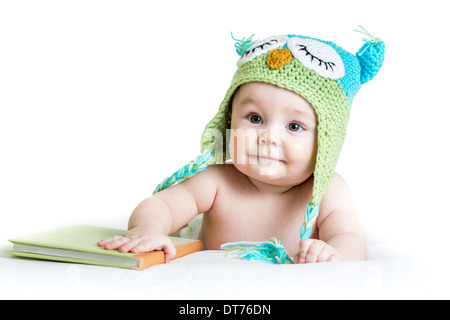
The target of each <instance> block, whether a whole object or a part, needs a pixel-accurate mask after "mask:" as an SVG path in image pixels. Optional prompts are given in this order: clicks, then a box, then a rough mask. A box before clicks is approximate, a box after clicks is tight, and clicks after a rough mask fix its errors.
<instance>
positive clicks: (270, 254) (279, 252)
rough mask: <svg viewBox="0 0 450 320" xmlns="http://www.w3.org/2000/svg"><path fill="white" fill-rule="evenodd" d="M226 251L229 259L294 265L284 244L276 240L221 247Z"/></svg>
mask: <svg viewBox="0 0 450 320" xmlns="http://www.w3.org/2000/svg"><path fill="white" fill-rule="evenodd" d="M220 248H221V249H222V250H226V251H228V252H227V255H226V256H227V257H230V258H239V259H241V260H250V261H261V262H267V263H273V264H293V263H294V262H293V261H292V259H291V258H290V257H289V255H288V253H287V251H286V249H285V247H284V244H283V242H281V241H279V240H277V239H276V238H270V239H269V240H268V241H261V242H245V241H244V242H233V243H225V244H222V245H221V246H220Z"/></svg>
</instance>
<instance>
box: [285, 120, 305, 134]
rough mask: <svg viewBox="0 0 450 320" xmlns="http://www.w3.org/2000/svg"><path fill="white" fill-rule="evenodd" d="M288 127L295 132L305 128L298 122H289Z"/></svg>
mask: <svg viewBox="0 0 450 320" xmlns="http://www.w3.org/2000/svg"><path fill="white" fill-rule="evenodd" d="M288 129H289V130H290V131H294V132H297V131H301V130H303V128H302V126H301V125H300V124H299V123H297V122H292V123H289V125H288Z"/></svg>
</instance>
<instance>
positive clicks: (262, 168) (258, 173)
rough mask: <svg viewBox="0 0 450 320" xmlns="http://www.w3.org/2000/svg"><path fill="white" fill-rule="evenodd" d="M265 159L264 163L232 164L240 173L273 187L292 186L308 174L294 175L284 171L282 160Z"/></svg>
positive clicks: (303, 179) (305, 178)
mask: <svg viewBox="0 0 450 320" xmlns="http://www.w3.org/2000/svg"><path fill="white" fill-rule="evenodd" d="M276 162H277V161H273V160H270V161H267V162H264V164H244V165H239V164H237V165H236V164H235V165H234V166H235V167H236V169H237V170H238V171H240V172H241V173H242V174H244V175H246V176H248V177H249V178H251V179H253V180H256V181H258V182H260V183H264V184H267V185H272V186H274V187H286V188H292V187H294V186H297V185H300V184H302V183H303V182H305V181H306V180H307V179H308V178H309V176H310V175H306V174H305V175H303V174H302V175H299V176H297V177H296V176H295V175H292V174H291V173H288V172H286V170H285V168H283V162H279V163H276Z"/></svg>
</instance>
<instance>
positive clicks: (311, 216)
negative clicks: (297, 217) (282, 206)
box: [300, 203, 319, 240]
mask: <svg viewBox="0 0 450 320" xmlns="http://www.w3.org/2000/svg"><path fill="white" fill-rule="evenodd" d="M318 214H319V205H318V204H316V205H315V206H313V205H311V203H308V206H307V207H306V214H305V222H304V223H303V225H302V227H301V228H300V240H304V239H307V238H309V236H310V235H311V232H312V226H313V225H314V222H315V221H316V218H317V215H318Z"/></svg>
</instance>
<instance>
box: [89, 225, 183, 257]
mask: <svg viewBox="0 0 450 320" xmlns="http://www.w3.org/2000/svg"><path fill="white" fill-rule="evenodd" d="M97 244H98V245H99V246H100V247H104V248H105V249H106V250H114V249H119V251H120V252H132V253H138V252H150V251H154V250H163V251H164V252H165V257H166V262H170V261H171V260H172V259H173V258H174V257H175V255H176V253H177V250H176V249H175V246H174V245H173V243H172V241H171V240H170V239H169V237H168V236H166V235H165V234H163V233H162V232H161V231H159V230H158V229H157V228H142V227H135V228H133V229H130V230H128V232H126V233H124V234H123V235H122V236H114V237H110V238H106V239H103V240H101V241H99V242H97Z"/></svg>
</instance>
